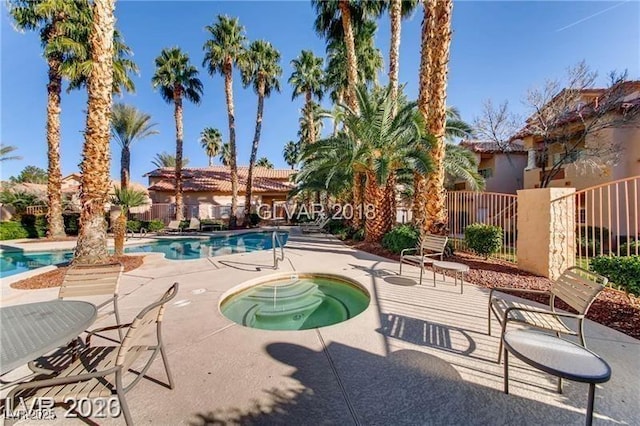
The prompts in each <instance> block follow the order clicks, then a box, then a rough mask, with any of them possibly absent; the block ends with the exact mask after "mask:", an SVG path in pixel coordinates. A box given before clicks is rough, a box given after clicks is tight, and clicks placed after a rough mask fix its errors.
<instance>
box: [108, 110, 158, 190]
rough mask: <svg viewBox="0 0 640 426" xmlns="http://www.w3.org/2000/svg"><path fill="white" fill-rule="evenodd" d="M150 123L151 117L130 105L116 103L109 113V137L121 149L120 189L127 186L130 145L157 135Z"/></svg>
mask: <svg viewBox="0 0 640 426" xmlns="http://www.w3.org/2000/svg"><path fill="white" fill-rule="evenodd" d="M155 125H156V123H151V116H150V115H149V114H145V113H143V112H141V111H139V110H138V109H136V107H134V106H132V105H125V104H122V103H117V104H115V105H114V106H113V109H112V111H111V135H112V136H113V138H114V139H115V140H116V142H118V144H119V145H120V148H121V149H122V151H121V153H120V187H121V188H123V189H124V188H127V187H128V186H129V176H130V172H129V169H130V166H131V145H133V143H134V142H135V141H137V140H140V139H144V138H146V137H148V136H151V135H157V134H158V131H157V130H155V129H154V128H153V127H154V126H155Z"/></svg>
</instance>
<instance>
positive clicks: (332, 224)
mask: <svg viewBox="0 0 640 426" xmlns="http://www.w3.org/2000/svg"><path fill="white" fill-rule="evenodd" d="M346 228H347V224H346V223H345V222H344V221H342V220H337V219H331V220H329V222H328V223H327V224H326V225H325V229H326V230H327V231H328V232H329V233H330V234H339V233H343V231H344V230H345V229H346Z"/></svg>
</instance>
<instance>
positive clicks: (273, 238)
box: [271, 231, 284, 269]
mask: <svg viewBox="0 0 640 426" xmlns="http://www.w3.org/2000/svg"><path fill="white" fill-rule="evenodd" d="M276 242H277V243H278V244H279V246H280V257H278V252H277V249H276ZM271 247H272V248H273V269H278V261H283V260H284V244H282V240H281V239H280V234H278V231H273V233H272V234H271Z"/></svg>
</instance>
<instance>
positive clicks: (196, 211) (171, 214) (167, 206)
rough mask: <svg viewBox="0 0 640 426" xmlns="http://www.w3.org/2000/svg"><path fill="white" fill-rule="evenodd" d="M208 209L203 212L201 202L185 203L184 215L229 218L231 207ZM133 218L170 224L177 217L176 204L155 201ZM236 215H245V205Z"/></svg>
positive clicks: (183, 207) (188, 216) (240, 216)
mask: <svg viewBox="0 0 640 426" xmlns="http://www.w3.org/2000/svg"><path fill="white" fill-rule="evenodd" d="M206 207H208V209H205V210H208V211H204V212H202V214H201V211H200V210H201V206H200V204H184V205H183V206H182V215H183V216H184V218H185V219H187V220H189V219H191V218H192V217H197V218H199V219H228V218H229V212H230V211H231V208H230V207H229V206H218V205H208V206H206ZM129 216H130V217H131V218H132V219H137V220H143V221H150V220H161V221H162V222H164V224H165V225H166V224H168V223H169V222H170V221H171V220H173V219H175V217H176V206H175V204H172V203H154V204H152V205H151V207H150V208H149V210H147V211H145V212H143V213H130V214H129ZM236 217H237V218H238V219H242V218H243V217H244V206H243V205H238V208H237V209H236Z"/></svg>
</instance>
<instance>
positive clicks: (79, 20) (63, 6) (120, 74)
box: [9, 0, 137, 238]
mask: <svg viewBox="0 0 640 426" xmlns="http://www.w3.org/2000/svg"><path fill="white" fill-rule="evenodd" d="M9 7H10V13H11V15H12V16H13V18H14V20H15V23H16V26H17V27H18V28H20V29H23V30H39V32H40V39H41V42H42V45H43V48H44V56H45V58H46V60H47V64H48V67H49V72H48V76H49V80H48V84H47V94H48V99H47V125H46V127H47V154H48V174H49V180H48V182H47V195H48V203H47V204H48V210H47V221H48V224H49V226H48V231H47V236H48V237H50V238H51V237H62V236H64V235H65V233H64V224H63V220H62V174H61V171H60V111H61V108H60V98H61V91H62V78H63V77H66V78H68V79H69V80H70V82H69V89H68V90H72V89H76V88H79V87H85V86H86V85H87V80H88V78H89V76H90V74H91V70H92V62H91V58H92V52H91V41H90V38H89V37H90V34H91V28H92V20H93V11H92V8H91V6H90V4H89V2H88V1H86V0H78V1H73V2H68V1H60V0H42V1H38V2H34V1H30V0H11V2H10V4H9ZM113 41H114V51H113V53H114V58H113V73H114V76H113V90H114V92H117V93H120V92H121V91H122V89H125V90H128V91H133V89H134V86H133V82H132V80H131V79H130V78H129V73H130V72H134V73H137V66H136V65H135V63H134V62H133V61H131V60H130V59H127V58H126V56H127V55H130V54H131V50H130V49H129V48H128V47H127V46H126V45H125V44H124V43H123V42H122V40H121V38H120V36H119V34H118V32H117V30H116V31H114V34H113Z"/></svg>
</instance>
